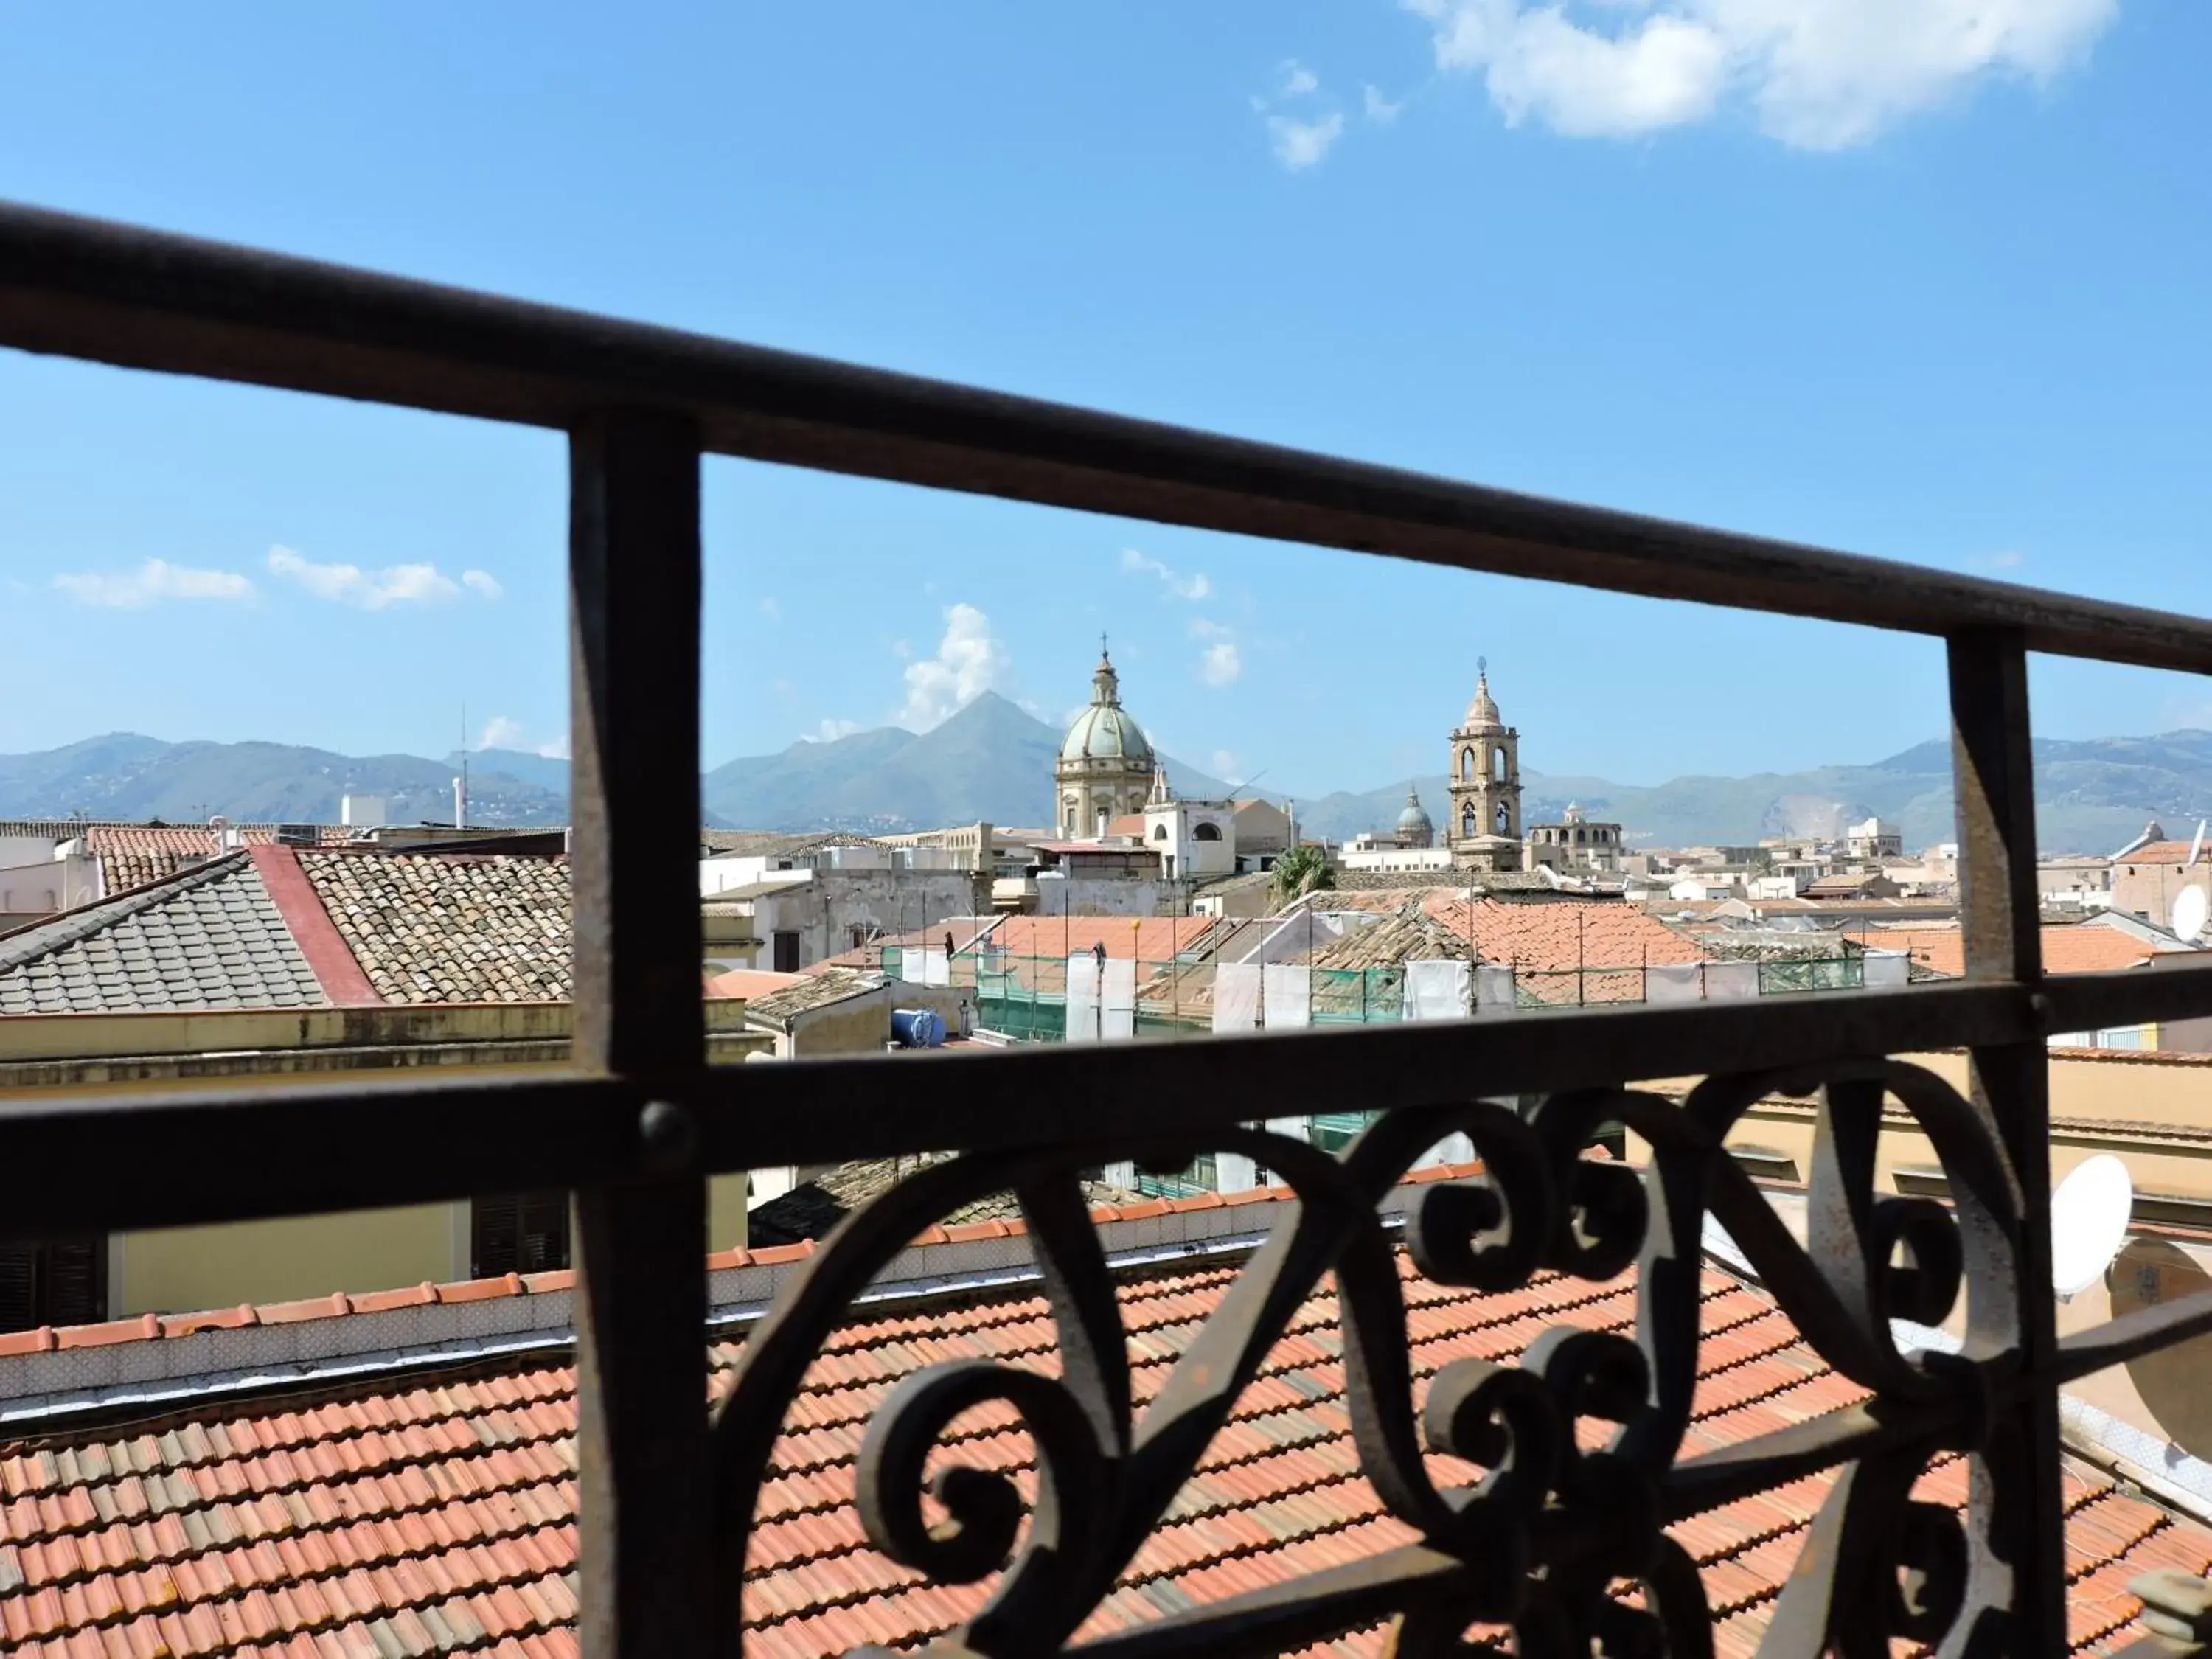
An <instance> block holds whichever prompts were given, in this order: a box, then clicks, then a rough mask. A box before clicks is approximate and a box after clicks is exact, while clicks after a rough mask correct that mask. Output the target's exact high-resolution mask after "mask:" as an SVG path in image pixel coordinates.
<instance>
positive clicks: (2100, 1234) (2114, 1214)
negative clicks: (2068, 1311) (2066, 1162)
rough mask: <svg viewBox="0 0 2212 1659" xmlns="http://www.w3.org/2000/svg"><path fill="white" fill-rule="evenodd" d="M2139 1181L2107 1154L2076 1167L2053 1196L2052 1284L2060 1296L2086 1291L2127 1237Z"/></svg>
mask: <svg viewBox="0 0 2212 1659" xmlns="http://www.w3.org/2000/svg"><path fill="white" fill-rule="evenodd" d="M2135 1202H2136V1189H2135V1183H2134V1182H2131V1181H2130V1180H2129V1179H2128V1166H2127V1165H2126V1164H2123V1163H2121V1162H2120V1160H2119V1159H2118V1158H2114V1157H2113V1156H2112V1154H2111V1153H2109V1152H2100V1153H2099V1154H2098V1155H2097V1156H2096V1157H2094V1158H2085V1159H2083V1160H2082V1161H2081V1163H2080V1164H2076V1165H2075V1167H2074V1170H2073V1172H2072V1173H2071V1174H2070V1175H2069V1176H2067V1177H2066V1179H2065V1180H2063V1181H2062V1182H2059V1183H2058V1190H2057V1192H2055V1193H2053V1194H2051V1288H2052V1289H2053V1290H2055V1291H2057V1292H2058V1294H2059V1295H2060V1296H2062V1297H2069V1296H2072V1295H2074V1294H2075V1292H2077V1291H2086V1290H2087V1289H2088V1288H2089V1286H2091V1285H2093V1284H2095V1283H2096V1282H2097V1281H2098V1280H2099V1279H2102V1278H2103V1277H2104V1276H2105V1269H2106V1267H2107V1266H2109V1265H2110V1264H2111V1262H2112V1258H2113V1257H2114V1256H2116V1255H2118V1254H2119V1253H2120V1246H2121V1244H2122V1243H2124V1242H2125V1241H2126V1239H2127V1236H2128V1221H2129V1218H2130V1216H2131V1215H2132V1214H2133V1213H2134V1211H2135Z"/></svg>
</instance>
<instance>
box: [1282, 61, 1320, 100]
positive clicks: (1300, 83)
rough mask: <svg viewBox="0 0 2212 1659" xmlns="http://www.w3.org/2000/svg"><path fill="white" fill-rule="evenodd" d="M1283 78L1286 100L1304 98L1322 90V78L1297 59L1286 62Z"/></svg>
mask: <svg viewBox="0 0 2212 1659" xmlns="http://www.w3.org/2000/svg"><path fill="white" fill-rule="evenodd" d="M1282 76H1283V84H1282V95H1283V96H1284V97H1285V98H1304V96H1306V95H1307V94H1309V93H1315V92H1319V91H1320V90H1321V76H1318V75H1316V74H1315V73H1314V72H1313V71H1312V70H1310V69H1308V68H1307V67H1306V66H1305V65H1304V64H1301V63H1300V62H1298V60H1297V58H1285V60H1284V62H1283V68H1282Z"/></svg>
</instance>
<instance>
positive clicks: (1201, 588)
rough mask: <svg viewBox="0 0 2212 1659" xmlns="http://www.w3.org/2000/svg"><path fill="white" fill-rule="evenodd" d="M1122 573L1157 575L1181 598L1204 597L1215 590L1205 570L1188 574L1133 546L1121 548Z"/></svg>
mask: <svg viewBox="0 0 2212 1659" xmlns="http://www.w3.org/2000/svg"><path fill="white" fill-rule="evenodd" d="M1121 574H1123V575H1125V576H1157V577H1158V578H1159V579H1160V586H1163V587H1164V588H1166V589H1167V591H1168V592H1170V593H1172V594H1174V595H1175V596H1176V598H1177V599H1194V600H1195V599H1204V598H1206V595H1207V594H1209V593H1211V592H1213V583H1212V581H1211V580H1208V578H1207V576H1206V573H1205V572H1204V571H1203V570H1194V571H1192V572H1191V573H1190V574H1188V576H1186V575H1183V574H1181V573H1180V572H1177V571H1176V570H1172V569H1170V568H1169V567H1168V566H1167V565H1166V564H1165V563H1164V562H1162V561H1161V560H1158V559H1155V558H1152V556H1149V555H1147V554H1144V553H1139V551H1138V550H1136V549H1135V548H1133V547H1125V548H1123V549H1122V550H1121Z"/></svg>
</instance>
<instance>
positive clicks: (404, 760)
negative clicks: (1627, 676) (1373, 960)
mask: <svg viewBox="0 0 2212 1659" xmlns="http://www.w3.org/2000/svg"><path fill="white" fill-rule="evenodd" d="M1059 748H1060V732H1058V731H1057V730H1055V729H1054V727H1052V726H1047V725H1046V724H1045V723H1044V722H1042V721H1041V720H1036V719H1035V718H1034V717H1033V716H1031V715H1030V714H1027V713H1025V712H1024V710H1022V709H1021V708H1018V707H1017V706H1016V705H1015V704H1013V703H1012V702H1008V701H1007V700H1006V698H1004V697H1001V696H998V695H997V694H996V693H994V692H988V691H987V692H985V693H983V694H982V695H981V696H979V697H977V698H976V699H975V701H974V702H970V703H969V704H968V705H967V706H966V707H965V708H962V709H961V710H960V711H959V712H958V713H957V714H954V715H953V716H952V718H951V719H950V720H946V721H945V722H944V723H943V724H942V725H940V726H936V727H934V728H933V729H932V730H930V731H928V732H908V731H906V730H904V729H903V728H902V727H897V726H885V727H882V728H879V729H878V730H875V731H870V732H854V734H852V735H851V736H849V737H845V738H837V739H836V740H835V741H833V742H826V743H811V742H800V743H794V744H791V745H790V746H789V747H788V748H786V749H784V750H780V751H778V752H777V753H775V754H770V755H756V756H750V757H744V758H742V759H738V760H732V761H728V762H726V763H723V764H722V765H720V766H717V767H714V769H711V770H709V771H708V772H707V773H706V774H705V775H704V777H703V778H702V798H703V799H704V802H705V805H706V809H707V821H708V823H709V824H710V825H719V826H729V825H742V826H744V827H745V828H748V829H856V830H871V829H872V830H880V831H885V832H889V831H895V830H899V829H921V828H927V827H930V826H933V825H937V824H949V823H974V822H975V821H976V820H977V819H979V818H981V819H987V820H988V821H989V822H991V823H1000V824H1012V825H1036V824H1040V823H1046V822H1048V821H1049V820H1048V812H1049V809H1050V805H1051V799H1052V792H1051V787H1050V785H1049V783H1048V779H1049V778H1050V777H1051V775H1052V763H1053V760H1054V757H1055V756H1056V755H1057V753H1058V752H1059ZM460 758H461V757H459V755H457V754H456V755H450V756H447V757H446V758H445V759H443V760H430V759H428V758H425V757H420V756H414V755H376V756H367V757H352V756H346V755H339V754H334V753H331V752H330V751H329V750H319V749H305V748H295V747H290V746H288V745H285V744H270V743H232V744H219V743H177V744H172V743H163V742H161V741H160V740H158V739H156V738H146V737H138V736H135V735H131V734H130V733H115V734H112V735H110V736H107V737H101V738H87V739H85V740H84V741H82V742H80V743H73V744H67V745H65V746H64V747H62V748H59V749H51V750H42V751H40V752H38V753H34V754H25V755H0V818H3V817H66V816H69V815H70V814H71V813H75V812H82V813H84V814H86V815H87V816H88V817H110V818H147V817H160V818H165V819H167V820H169V821H171V822H180V823H190V822H192V821H195V820H197V819H203V818H205V817H208V816H210V814H214V813H221V814H222V815H224V816H226V817H231V818H234V819H238V820H241V821H255V820H259V821H267V820H280V821H287V822H290V821H298V822H321V823H334V822H336V821H337V814H338V798H339V797H340V796H341V795H342V794H344V793H347V792H349V791H350V792H353V793H367V794H380V795H382V796H384V797H386V802H387V808H386V810H387V813H388V816H389V817H390V819H391V821H392V823H403V824H404V823H420V822H423V821H425V820H428V821H433V822H437V821H444V820H447V819H450V818H451V817H452V815H453V794H452V780H453V775H454V773H455V771H456V770H457V769H458V768H459V762H460ZM1161 760H1162V762H1163V763H1164V764H1165V766H1166V767H1167V769H1168V775H1169V778H1170V781H1171V782H1172V783H1173V785H1174V786H1175V788H1176V793H1178V794H1182V795H1186V796H1198V797H1218V796H1221V795H1225V794H1227V793H1230V790H1231V786H1230V785H1229V784H1227V783H1225V782H1224V781H1222V780H1220V779H1218V778H1215V777H1212V776H1209V775H1206V773H1203V772H1200V771H1199V770H1198V769H1195V768H1194V767H1189V766H1186V765H1184V764H1183V763H1182V762H1180V761H1178V760H1176V759H1175V758H1174V757H1170V756H1162V757H1161ZM468 763H469V776H470V782H469V803H470V817H471V820H472V821H473V822H477V823H486V824H525V823H563V822H565V821H566V820H567V817H568V763H567V762H566V761H564V760H560V759H557V758H552V757H545V756H542V755H535V754H530V753H526V752H524V751H521V750H473V751H471V753H470V755H469V756H468ZM2035 766H2036V772H2035V781H2036V809H2037V818H2038V826H2039V842H2040V844H2041V846H2042V848H2043V849H2044V850H2045V851H2046V852H2053V853H2064V852H2090V853H2095V852H2105V853H2109V852H2111V851H2112V850H2113V849H2114V848H2118V847H2119V846H2121V845H2122V844H2124V842H2127V841H2128V840H2130V838H2131V837H2133V836H2135V835H2136V833H2137V832H2138V831H2139V830H2140V829H2142V826H2143V824H2144V823H2145V821H2146V820H2147V819H2148V818H2150V817H2158V818H2160V819H2161V820H2163V821H2164V822H2165V823H2166V828H2167V829H2170V830H2172V832H2173V833H2175V834H2177V835H2179V834H2182V833H2185V829H2187V828H2190V827H2193V826H2194V825H2195V823H2196V822H2197V818H2198V817H2200V816H2203V815H2205V814H2207V813H2212V732H2199V731H2183V732H2165V733H2163V734H2161V735H2160V736H2156V737H2147V738H2096V739H2093V740H2089V741H2082V742H2075V741H2067V740H2063V739H2057V738H2043V739H2039V740H2038V741H2037V743H2036V745H2035ZM1412 781H1413V783H1414V784H1415V786H1416V787H1418V788H1419V791H1420V795H1421V799H1422V803H1423V805H1425V806H1426V807H1427V809H1428V811H1429V813H1430V816H1431V817H1432V818H1434V819H1435V820H1436V822H1437V828H1438V829H1440V830H1441V829H1444V828H1445V823H1444V820H1445V817H1446V815H1447V801H1448V796H1447V794H1446V789H1445V780H1444V777H1443V774H1441V773H1436V774H1431V775H1427V776H1424V777H1420V778H1418V779H1415V780H1412ZM1522 787H1523V791H1524V795H1523V801H1522V807H1523V813H1524V816H1525V817H1526V818H1527V819H1528V822H1530V823H1537V822H1542V821H1544V820H1547V819H1556V818H1557V817H1559V814H1560V813H1561V812H1562V811H1564V810H1565V807H1566V805H1567V804H1568V803H1569V802H1570V801H1577V802H1579V803H1580V805H1582V807H1583V810H1584V811H1585V812H1586V813H1587V814H1588V815H1589V817H1592V818H1596V819H1603V820H1609V821H1618V822H1620V823H1622V824H1624V825H1625V826H1626V829H1627V831H1628V836H1629V839H1630V842H1631V843H1632V845H1644V846H1659V847H1680V846H1693V845H1699V844H1707V843H1712V842H1755V841H1757V840H1758V839H1759V837H1760V836H1770V835H1782V834H1794V835H1833V834H1836V833H1838V832H1839V831H1840V830H1841V829H1842V827H1843V825H1844V823H1847V822H1850V821H1851V820H1854V819H1859V818H1863V817H1868V816H1869V814H1872V815H1876V816H1879V817H1884V818H1887V819H1889V820H1890V821H1892V822H1893V823H1896V824H1897V825H1898V826H1899V829H1900V830H1901V831H1902V832H1903V835H1904V838H1905V846H1906V847H1907V848H1919V847H1922V846H1925V845H1928V844H1929V843H1931V842H1939V841H1948V840H1949V839H1950V838H1951V836H1952V833H1953V830H1952V822H1951V778H1950V749H1949V745H1948V744H1944V743H1940V742H1936V743H1925V744H1918V745H1916V746H1915V747H1913V748H1911V749H1908V750H1905V751H1904V752H1902V753H1901V754H1897V755H1893V756H1891V757H1889V758H1888V759H1887V760H1882V761H1877V762H1875V763H1873V764H1871V765H1863V766H1850V765H1837V766H1822V767H1814V768H1811V769H1807V770H1805V771H1802V772H1788V773H1779V772H1763V773H1759V774H1756V775H1752V776H1748V777H1740V778H1738V777H1706V776H1697V777H1679V778H1674V779H1672V780H1670V781H1667V782H1665V783H1662V784H1656V785H1637V784H1619V783H1613V782H1610V781H1607V780H1606V779H1603V778H1596V777H1582V776H1574V775H1561V774H1550V773H1536V772H1524V773H1523V774H1522ZM1271 798H1273V799H1278V800H1279V799H1280V797H1279V796H1273V797H1271ZM1405 799H1406V784H1405V783H1404V782H1401V781H1393V782H1390V783H1387V784H1384V785H1383V786H1381V787H1376V788H1371V789H1367V790H1363V791H1340V792H1339V793H1334V794H1327V795H1319V796H1300V797H1298V798H1297V815H1298V823H1299V827H1300V829H1301V830H1302V831H1303V832H1304V833H1305V834H1307V835H1310V836H1325V837H1328V838H1329V839H1331V840H1336V839H1341V838H1342V837H1345V836H1351V835H1354V834H1357V833H1358V831H1360V830H1362V829H1387V828H1389V826H1390V825H1392V824H1394V823H1395V822H1396V821H1397V817H1398V811H1399V809H1400V808H1401V806H1402V805H1404V803H1405Z"/></svg>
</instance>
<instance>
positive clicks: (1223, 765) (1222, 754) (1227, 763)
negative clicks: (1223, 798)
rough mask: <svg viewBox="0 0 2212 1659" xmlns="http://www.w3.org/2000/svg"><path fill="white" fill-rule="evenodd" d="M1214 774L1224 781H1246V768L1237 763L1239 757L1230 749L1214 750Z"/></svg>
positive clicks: (1234, 782)
mask: <svg viewBox="0 0 2212 1659" xmlns="http://www.w3.org/2000/svg"><path fill="white" fill-rule="evenodd" d="M1213 775H1214V776H1215V777H1217V778H1219V779H1220V780H1221V781H1223V782H1224V783H1230V784H1237V783H1242V782H1243V781H1244V769H1243V767H1242V766H1240V765H1238V764H1237V757H1236V756H1234V755H1232V754H1231V753H1230V752H1229V750H1226V749H1217V750H1214V751H1213Z"/></svg>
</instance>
